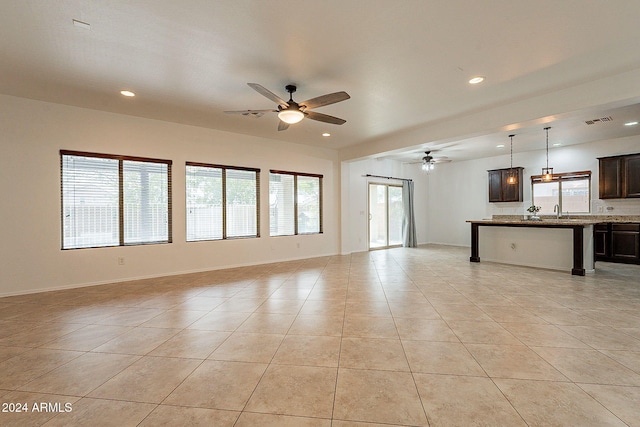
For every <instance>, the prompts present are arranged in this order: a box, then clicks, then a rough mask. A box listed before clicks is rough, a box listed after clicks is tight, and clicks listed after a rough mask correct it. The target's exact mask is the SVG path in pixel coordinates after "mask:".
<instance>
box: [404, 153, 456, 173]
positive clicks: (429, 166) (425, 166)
mask: <svg viewBox="0 0 640 427" xmlns="http://www.w3.org/2000/svg"><path fill="white" fill-rule="evenodd" d="M424 154H425V155H424V157H422V159H421V160H420V161H419V162H411V163H410V164H417V163H421V164H422V170H427V171H429V170H433V169H434V168H435V165H436V163H449V162H451V159H449V158H448V157H447V156H439V157H433V156H432V155H431V151H425V152H424Z"/></svg>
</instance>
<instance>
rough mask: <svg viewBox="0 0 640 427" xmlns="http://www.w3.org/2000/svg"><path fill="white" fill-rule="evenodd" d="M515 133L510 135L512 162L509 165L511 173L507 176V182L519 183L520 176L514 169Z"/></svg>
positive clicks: (510, 183)
mask: <svg viewBox="0 0 640 427" xmlns="http://www.w3.org/2000/svg"><path fill="white" fill-rule="evenodd" d="M514 136H515V135H509V138H510V139H511V163H510V166H509V175H508V176H507V184H509V185H515V184H517V183H518V177H517V176H516V173H515V171H514V170H513V137H514Z"/></svg>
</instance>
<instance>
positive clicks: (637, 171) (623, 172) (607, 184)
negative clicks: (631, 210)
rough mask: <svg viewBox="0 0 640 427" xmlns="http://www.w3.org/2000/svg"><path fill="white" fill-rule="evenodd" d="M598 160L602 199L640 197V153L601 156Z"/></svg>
mask: <svg viewBox="0 0 640 427" xmlns="http://www.w3.org/2000/svg"><path fill="white" fill-rule="evenodd" d="M598 161H599V168H598V169H599V180H598V187H599V191H598V192H599V197H600V198H601V199H625V198H631V197H640V153H639V154H628V155H625V156H613V157H600V158H599V159H598Z"/></svg>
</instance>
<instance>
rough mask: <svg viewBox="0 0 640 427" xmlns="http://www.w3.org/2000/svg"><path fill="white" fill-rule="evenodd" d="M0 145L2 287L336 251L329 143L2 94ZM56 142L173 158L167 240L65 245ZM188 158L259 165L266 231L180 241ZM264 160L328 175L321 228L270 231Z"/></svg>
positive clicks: (334, 174) (335, 167)
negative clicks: (300, 232)
mask: <svg viewBox="0 0 640 427" xmlns="http://www.w3.org/2000/svg"><path fill="white" fill-rule="evenodd" d="M0 146H1V147H2V156H0V174H1V175H0V177H1V180H0V212H1V220H0V236H2V241H1V243H0V262H1V266H2V268H1V272H0V296H2V295H10V294H19V293H27V292H35V291H40V290H47V289H57V288H64V287H73V286H81V285H87V284H93V283H105V282H112V281H119V280H124V279H130V278H137V277H150V276H160V275H166V274H175V273H179V272H189V271H201V270H209V269H217V268H222V267H229V266H239V265H249V264H260V263H268V262H276V261H281V260H288V259H296V258H309V257H316V256H323V255H334V254H337V253H339V252H340V226H339V225H340V202H339V200H340V199H339V194H340V182H339V180H340V163H339V162H338V161H337V158H338V156H337V152H336V151H335V150H329V149H321V148H312V147H309V146H304V145H300V144H289V143H284V142H279V141H275V140H269V139H261V138H256V137H251V136H246V135H238V134H233V133H228V132H221V131H215V130H211V129H204V128H197V127H191V126H185V125H179V124H175V123H168V122H162V121H156V120H149V119H143V118H138V117H130V116H124V115H118V114H112V113H105V112H100V111H95V110H88V109H82V108H77V107H70V106H64V105H58V104H51V103H45V102H40V101H33V100H27V99H23V98H16V97H10V96H4V95H1V96H0ZM60 149H68V150H80V151H88V152H97V153H109V154H121V155H131V156H141V157H152V158H161V159H170V160H172V161H173V167H172V175H173V194H172V196H173V243H171V244H160V245H148V246H131V247H115V248H96V249H81V250H66V251H62V250H61V249H60V234H61V230H60V228H61V226H60V222H61V220H60V209H61V208H60V172H59V168H60V158H59V150H60ZM186 161H197V162H205V163H217V164H225V165H236V166H248V167H256V168H260V169H261V180H262V183H261V192H260V207H261V217H260V225H261V227H260V228H261V236H262V237H260V238H258V239H242V240H227V241H213V242H191V243H186V241H185V209H184V206H185V194H184V188H185V162H186ZM269 169H280V170H293V171H298V172H309V173H319V174H323V175H324V211H323V213H324V233H323V234H321V235H311V236H288V237H273V238H272V237H269V209H268V206H269V203H268V199H269V193H268V182H269ZM118 257H123V258H125V265H122V266H119V265H118V263H117V259H118Z"/></svg>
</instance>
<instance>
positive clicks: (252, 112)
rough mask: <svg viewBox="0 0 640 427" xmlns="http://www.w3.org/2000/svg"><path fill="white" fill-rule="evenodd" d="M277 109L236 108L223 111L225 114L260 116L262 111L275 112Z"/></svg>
mask: <svg viewBox="0 0 640 427" xmlns="http://www.w3.org/2000/svg"><path fill="white" fill-rule="evenodd" d="M277 111H278V110H238V111H225V113H227V114H242V115H243V116H256V117H260V116H262V115H263V114H264V113H275V112H277Z"/></svg>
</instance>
